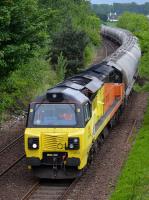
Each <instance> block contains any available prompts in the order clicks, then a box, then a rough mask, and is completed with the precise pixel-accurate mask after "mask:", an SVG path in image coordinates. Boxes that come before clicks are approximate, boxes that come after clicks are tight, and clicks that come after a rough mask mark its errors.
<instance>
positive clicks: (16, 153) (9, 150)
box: [0, 135, 25, 177]
mask: <svg viewBox="0 0 149 200" xmlns="http://www.w3.org/2000/svg"><path fill="white" fill-rule="evenodd" d="M24 157H25V154H24V150H23V135H20V136H19V137H18V138H15V139H14V140H12V141H11V142H10V143H9V144H7V145H6V146H5V147H3V148H1V149H0V160H1V164H0V177H2V176H3V175H4V174H6V173H7V172H8V171H9V170H10V169H11V168H12V167H13V166H15V165H16V164H17V163H18V162H19V161H20V160H22V159H23V158H24Z"/></svg>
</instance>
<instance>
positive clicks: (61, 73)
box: [56, 52, 68, 82]
mask: <svg viewBox="0 0 149 200" xmlns="http://www.w3.org/2000/svg"><path fill="white" fill-rule="evenodd" d="M67 64H68V63H67V59H65V58H64V56H63V54H62V52H61V53H60V55H59V56H58V59H57V65H56V75H57V80H58V82H60V81H63V80H64V78H65V73H66V67H67Z"/></svg>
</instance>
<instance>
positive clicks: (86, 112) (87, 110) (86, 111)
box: [84, 103, 91, 123]
mask: <svg viewBox="0 0 149 200" xmlns="http://www.w3.org/2000/svg"><path fill="white" fill-rule="evenodd" d="M90 118H91V111H90V105H89V103H86V104H85V105H84V119H85V123H87V122H88V121H89V119H90Z"/></svg>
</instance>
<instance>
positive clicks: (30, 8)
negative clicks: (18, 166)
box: [0, 0, 100, 118]
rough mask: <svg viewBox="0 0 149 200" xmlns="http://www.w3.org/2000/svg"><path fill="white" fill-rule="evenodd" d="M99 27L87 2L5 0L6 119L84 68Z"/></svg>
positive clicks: (0, 67) (0, 106)
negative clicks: (44, 91) (50, 86)
mask: <svg viewBox="0 0 149 200" xmlns="http://www.w3.org/2000/svg"><path fill="white" fill-rule="evenodd" d="M99 27H100V20H99V19H98V18H97V17H96V16H95V15H94V14H93V13H92V11H91V7H90V3H89V1H86V0H71V1H68V0H61V1H58V0H56V1H55V0H9V1H8V0H2V1H1V4H0V72H1V79H0V112H1V117H0V118H2V115H3V113H4V112H5V113H6V112H7V111H11V112H14V111H15V112H17V111H18V110H19V109H22V108H23V109H24V108H26V106H27V104H28V103H29V102H30V100H31V99H33V98H34V96H36V95H38V94H39V93H40V92H41V91H43V90H45V89H46V88H47V87H49V85H53V84H54V83H56V82H58V81H61V80H63V79H64V75H65V74H66V75H67V76H68V75H71V74H73V73H77V71H78V69H80V68H82V67H84V66H83V65H84V63H86V60H87V59H88V58H87V57H86V56H88V55H90V54H91V51H92V49H93V48H90V46H95V45H98V44H99V43H100V36H99ZM86 49H88V53H85V52H86V51H87V50H86ZM89 51H90V52H89ZM88 57H89V56H88ZM50 61H51V63H52V65H53V66H51V65H50ZM50 66H51V67H50ZM55 74H56V75H57V77H56V76H55Z"/></svg>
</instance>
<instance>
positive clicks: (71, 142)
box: [68, 138, 80, 150]
mask: <svg viewBox="0 0 149 200" xmlns="http://www.w3.org/2000/svg"><path fill="white" fill-rule="evenodd" d="M79 148H80V140H79V138H68V149H72V150H78V149H79Z"/></svg>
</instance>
